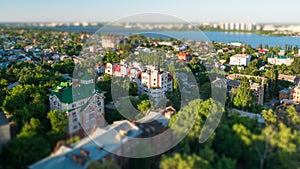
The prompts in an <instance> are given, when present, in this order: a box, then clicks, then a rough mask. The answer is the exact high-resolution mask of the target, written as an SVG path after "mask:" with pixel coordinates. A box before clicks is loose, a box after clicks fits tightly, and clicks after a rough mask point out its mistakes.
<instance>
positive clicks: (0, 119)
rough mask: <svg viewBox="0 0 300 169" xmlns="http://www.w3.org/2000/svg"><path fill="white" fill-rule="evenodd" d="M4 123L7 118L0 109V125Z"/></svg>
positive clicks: (6, 121) (6, 122)
mask: <svg viewBox="0 0 300 169" xmlns="http://www.w3.org/2000/svg"><path fill="white" fill-rule="evenodd" d="M5 124H8V120H7V118H6V116H5V114H4V113H3V112H2V111H0V126H2V125H5Z"/></svg>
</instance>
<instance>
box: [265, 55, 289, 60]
mask: <svg viewBox="0 0 300 169" xmlns="http://www.w3.org/2000/svg"><path fill="white" fill-rule="evenodd" d="M268 58H277V59H288V58H294V56H278V55H271V54H270V55H268Z"/></svg>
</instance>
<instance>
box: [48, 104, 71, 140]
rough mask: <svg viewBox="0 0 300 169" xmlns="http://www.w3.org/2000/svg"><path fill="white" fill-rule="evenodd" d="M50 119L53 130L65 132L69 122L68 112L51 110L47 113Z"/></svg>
mask: <svg viewBox="0 0 300 169" xmlns="http://www.w3.org/2000/svg"><path fill="white" fill-rule="evenodd" d="M47 117H48V119H49V120H50V123H51V126H52V131H53V132H55V133H61V134H63V133H64V132H65V130H66V126H67V124H68V118H67V116H66V112H60V111H59V110H53V111H50V112H49V113H48V115H47Z"/></svg>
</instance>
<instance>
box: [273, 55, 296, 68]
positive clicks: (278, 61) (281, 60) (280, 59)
mask: <svg viewBox="0 0 300 169" xmlns="http://www.w3.org/2000/svg"><path fill="white" fill-rule="evenodd" d="M294 59H295V58H294V56H277V55H269V56H268V63H270V64H272V65H282V64H284V65H287V66H290V65H291V64H292V63H293V62H294Z"/></svg>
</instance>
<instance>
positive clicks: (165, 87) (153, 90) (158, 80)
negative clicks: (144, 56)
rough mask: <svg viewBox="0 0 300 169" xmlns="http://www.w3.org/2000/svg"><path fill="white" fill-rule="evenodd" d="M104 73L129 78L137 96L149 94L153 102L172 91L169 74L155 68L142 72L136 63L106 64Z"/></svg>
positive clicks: (171, 81)
mask: <svg viewBox="0 0 300 169" xmlns="http://www.w3.org/2000/svg"><path fill="white" fill-rule="evenodd" d="M105 73H107V74H110V75H113V76H116V77H129V78H130V81H132V82H135V83H137V85H138V90H139V94H149V95H150V96H151V97H152V98H154V99H155V100H157V99H159V98H160V97H161V96H163V93H165V92H167V91H172V90H173V77H172V76H171V74H170V73H169V72H166V71H162V70H160V69H159V68H157V67H153V66H148V67H145V68H144V70H142V68H141V66H140V65H138V64H136V63H135V64H134V63H133V64H131V65H128V64H124V63H123V64H122V63H116V64H112V63H107V64H106V66H105Z"/></svg>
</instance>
